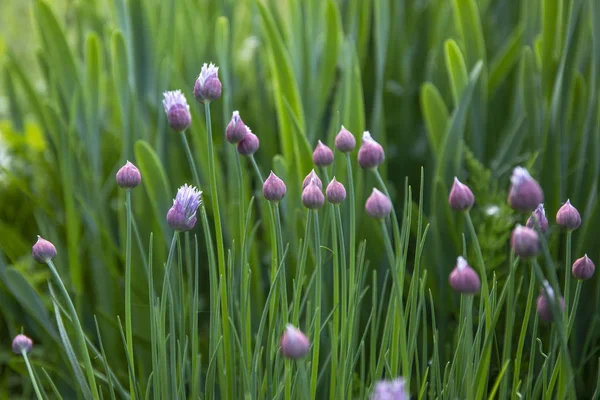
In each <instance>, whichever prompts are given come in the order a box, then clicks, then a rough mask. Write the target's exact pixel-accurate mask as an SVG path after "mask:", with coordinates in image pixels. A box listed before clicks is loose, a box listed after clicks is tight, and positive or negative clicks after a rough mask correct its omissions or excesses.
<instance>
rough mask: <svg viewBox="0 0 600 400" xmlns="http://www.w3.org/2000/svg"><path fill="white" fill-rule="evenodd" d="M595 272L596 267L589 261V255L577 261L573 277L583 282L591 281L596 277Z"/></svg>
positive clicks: (574, 265) (574, 264) (573, 269)
mask: <svg viewBox="0 0 600 400" xmlns="http://www.w3.org/2000/svg"><path fill="white" fill-rule="evenodd" d="M595 270H596V266H595V265H594V263H593V262H592V260H590V259H589V257H588V256H587V254H586V255H584V256H583V257H581V258H578V259H577V260H575V262H574V263H573V268H572V269H571V271H572V272H573V276H574V277H575V278H577V279H579V280H582V281H583V280H586V279H590V278H591V277H592V276H593V275H594V271H595Z"/></svg>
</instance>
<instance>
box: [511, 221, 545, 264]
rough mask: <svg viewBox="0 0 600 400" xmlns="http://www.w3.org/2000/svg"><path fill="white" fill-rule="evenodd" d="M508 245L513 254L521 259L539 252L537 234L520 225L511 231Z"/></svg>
mask: <svg viewBox="0 0 600 400" xmlns="http://www.w3.org/2000/svg"><path fill="white" fill-rule="evenodd" d="M510 244H511V247H512V249H513V251H514V252H515V254H516V255H517V256H519V257H521V258H529V257H533V256H535V255H537V253H538V252H539V251H540V240H539V238H538V234H537V232H536V231H534V230H533V229H531V228H527V227H525V226H521V225H517V226H516V227H515V229H514V230H513V232H512V236H511V239H510Z"/></svg>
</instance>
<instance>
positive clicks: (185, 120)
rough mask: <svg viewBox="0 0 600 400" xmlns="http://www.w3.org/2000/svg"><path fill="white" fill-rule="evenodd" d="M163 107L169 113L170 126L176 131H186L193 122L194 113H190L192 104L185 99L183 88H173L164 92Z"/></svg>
mask: <svg viewBox="0 0 600 400" xmlns="http://www.w3.org/2000/svg"><path fill="white" fill-rule="evenodd" d="M163 96H164V99H163V107H164V108H165V112H166V113H167V120H168V121H169V126H171V128H172V129H173V130H174V131H175V132H182V131H185V130H186V129H187V128H189V127H190V124H191V123H192V115H191V114H190V106H189V105H188V103H187V100H186V99H185V96H184V95H183V93H181V90H173V91H170V92H164V93H163Z"/></svg>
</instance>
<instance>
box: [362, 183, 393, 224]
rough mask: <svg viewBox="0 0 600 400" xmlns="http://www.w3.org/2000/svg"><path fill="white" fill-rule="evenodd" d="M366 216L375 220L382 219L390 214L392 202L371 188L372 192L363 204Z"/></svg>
mask: <svg viewBox="0 0 600 400" xmlns="http://www.w3.org/2000/svg"><path fill="white" fill-rule="evenodd" d="M365 210H366V211H367V214H368V215H369V216H370V217H372V218H375V219H384V218H385V217H387V216H388V215H390V213H391V212H392V202H391V201H390V199H389V197H387V196H386V195H385V194H383V193H381V192H380V191H379V190H378V189H376V188H373V192H372V193H371V195H370V196H369V198H368V199H367V201H366V203H365Z"/></svg>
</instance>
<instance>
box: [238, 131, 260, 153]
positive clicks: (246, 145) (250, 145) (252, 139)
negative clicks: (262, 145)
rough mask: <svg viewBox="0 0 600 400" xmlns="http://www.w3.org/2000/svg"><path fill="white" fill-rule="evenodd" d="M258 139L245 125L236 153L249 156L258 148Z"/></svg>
mask: <svg viewBox="0 0 600 400" xmlns="http://www.w3.org/2000/svg"><path fill="white" fill-rule="evenodd" d="M258 145H259V140H258V136H256V135H255V134H254V133H252V131H251V130H250V128H248V127H246V135H245V136H244V138H243V139H242V140H240V141H239V142H238V144H237V150H238V153H240V154H241V155H243V156H249V155H252V154H254V153H256V150H258Z"/></svg>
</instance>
